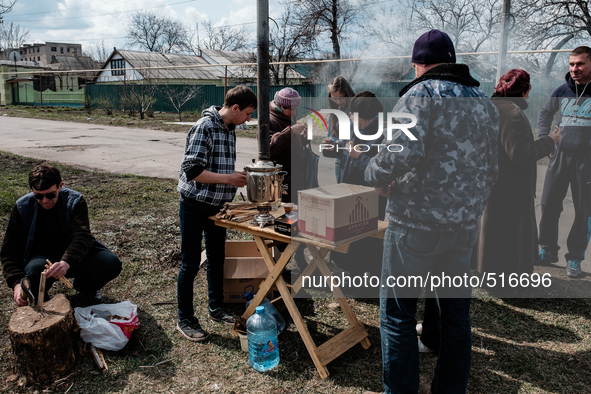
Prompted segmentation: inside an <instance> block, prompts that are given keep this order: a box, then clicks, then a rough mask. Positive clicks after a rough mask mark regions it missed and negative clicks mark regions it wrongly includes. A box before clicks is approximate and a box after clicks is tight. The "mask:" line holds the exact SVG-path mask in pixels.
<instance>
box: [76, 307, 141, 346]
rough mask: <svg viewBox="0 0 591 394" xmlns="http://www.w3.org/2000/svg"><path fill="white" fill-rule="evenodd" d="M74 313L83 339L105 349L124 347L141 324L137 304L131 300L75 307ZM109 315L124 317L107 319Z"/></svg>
mask: <svg viewBox="0 0 591 394" xmlns="http://www.w3.org/2000/svg"><path fill="white" fill-rule="evenodd" d="M74 314H75V316H76V320H77V321H78V324H79V325H80V336H81V337H82V340H83V341H84V342H88V343H91V344H93V345H94V346H95V347H97V348H100V349H104V350H114V351H117V350H121V349H123V347H125V345H126V344H127V342H128V341H129V338H131V334H132V333H133V331H134V330H135V329H136V328H138V327H139V325H140V322H139V319H138V316H137V305H134V304H132V303H131V302H129V301H123V302H120V303H118V304H101V305H92V306H89V307H86V308H74ZM107 316H118V317H122V318H123V319H116V318H113V319H112V320H107V319H106V318H105V317H107Z"/></svg>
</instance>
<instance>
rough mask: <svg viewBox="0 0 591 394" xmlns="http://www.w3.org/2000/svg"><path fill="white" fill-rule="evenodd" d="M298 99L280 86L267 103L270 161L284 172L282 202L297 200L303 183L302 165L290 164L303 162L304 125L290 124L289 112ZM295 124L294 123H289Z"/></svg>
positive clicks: (296, 94)
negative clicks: (285, 173)
mask: <svg viewBox="0 0 591 394" xmlns="http://www.w3.org/2000/svg"><path fill="white" fill-rule="evenodd" d="M300 102H301V98H300V95H299V94H298V92H297V91H295V90H294V89H292V88H284V89H281V90H280V91H278V92H277V93H275V97H274V98H273V101H271V103H270V104H269V110H270V115H271V118H270V122H269V134H270V136H271V147H270V148H271V161H274V162H276V163H277V164H281V165H282V166H283V170H285V171H287V175H285V177H284V178H283V182H284V183H285V184H286V185H288V190H287V194H284V195H283V197H282V198H281V200H282V201H283V202H292V200H293V201H296V202H297V197H298V196H297V191H298V190H301V189H303V186H304V182H305V173H304V166H300V167H292V165H291V163H292V162H293V163H303V162H304V153H303V147H304V143H305V133H304V134H303V133H302V132H303V131H304V130H305V128H306V126H305V125H302V124H294V125H293V126H292V118H293V116H292V115H295V111H296V109H297V108H298V107H299V106H300ZM293 123H295V122H293Z"/></svg>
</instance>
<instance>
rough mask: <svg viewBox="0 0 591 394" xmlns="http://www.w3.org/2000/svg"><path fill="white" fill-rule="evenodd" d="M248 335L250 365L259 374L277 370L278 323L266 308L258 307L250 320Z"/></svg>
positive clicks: (248, 321)
mask: <svg viewBox="0 0 591 394" xmlns="http://www.w3.org/2000/svg"><path fill="white" fill-rule="evenodd" d="M246 333H247V336H248V361H249V362H250V365H251V366H252V367H253V368H254V369H256V370H257V371H259V372H265V371H268V370H270V369H271V368H275V367H276V366H277V364H279V345H278V342H277V323H276V322H275V318H274V317H273V316H271V315H270V314H268V313H266V312H265V307H264V306H257V309H256V313H255V314H254V315H252V316H251V317H249V318H248V320H247V321H246Z"/></svg>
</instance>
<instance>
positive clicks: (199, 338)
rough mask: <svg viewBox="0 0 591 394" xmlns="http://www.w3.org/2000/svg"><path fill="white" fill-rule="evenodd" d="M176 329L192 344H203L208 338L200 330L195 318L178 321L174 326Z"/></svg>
mask: <svg viewBox="0 0 591 394" xmlns="http://www.w3.org/2000/svg"><path fill="white" fill-rule="evenodd" d="M176 329H177V330H178V331H179V332H180V333H181V334H183V336H184V337H185V338H187V339H188V340H189V341H192V342H203V341H205V340H206V339H207V337H209V334H208V333H207V332H206V331H205V330H203V328H201V325H200V324H199V320H197V319H195V318H193V319H191V320H181V321H179V322H178V323H177V324H176Z"/></svg>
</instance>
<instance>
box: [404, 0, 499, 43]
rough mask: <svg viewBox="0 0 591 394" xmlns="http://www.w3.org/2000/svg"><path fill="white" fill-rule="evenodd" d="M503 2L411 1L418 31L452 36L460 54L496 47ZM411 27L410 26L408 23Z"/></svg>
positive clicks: (414, 22)
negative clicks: (436, 31)
mask: <svg viewBox="0 0 591 394" xmlns="http://www.w3.org/2000/svg"><path fill="white" fill-rule="evenodd" d="M501 3H502V2H499V1H495V0H414V1H410V0H408V1H407V3H406V8H407V9H408V10H409V11H410V13H411V15H412V17H411V18H412V21H411V23H412V26H414V27H415V31H417V30H418V31H425V30H430V29H438V30H441V31H444V32H446V33H447V34H449V36H450V38H451V39H452V41H453V42H454V45H455V46H456V50H458V51H459V52H477V51H479V50H482V49H483V46H485V44H489V45H490V46H491V48H492V47H493V46H496V41H495V40H496V37H497V35H498V32H499V29H500V22H501V19H500V15H501V9H500V6H501ZM409 24H410V23H409Z"/></svg>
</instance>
